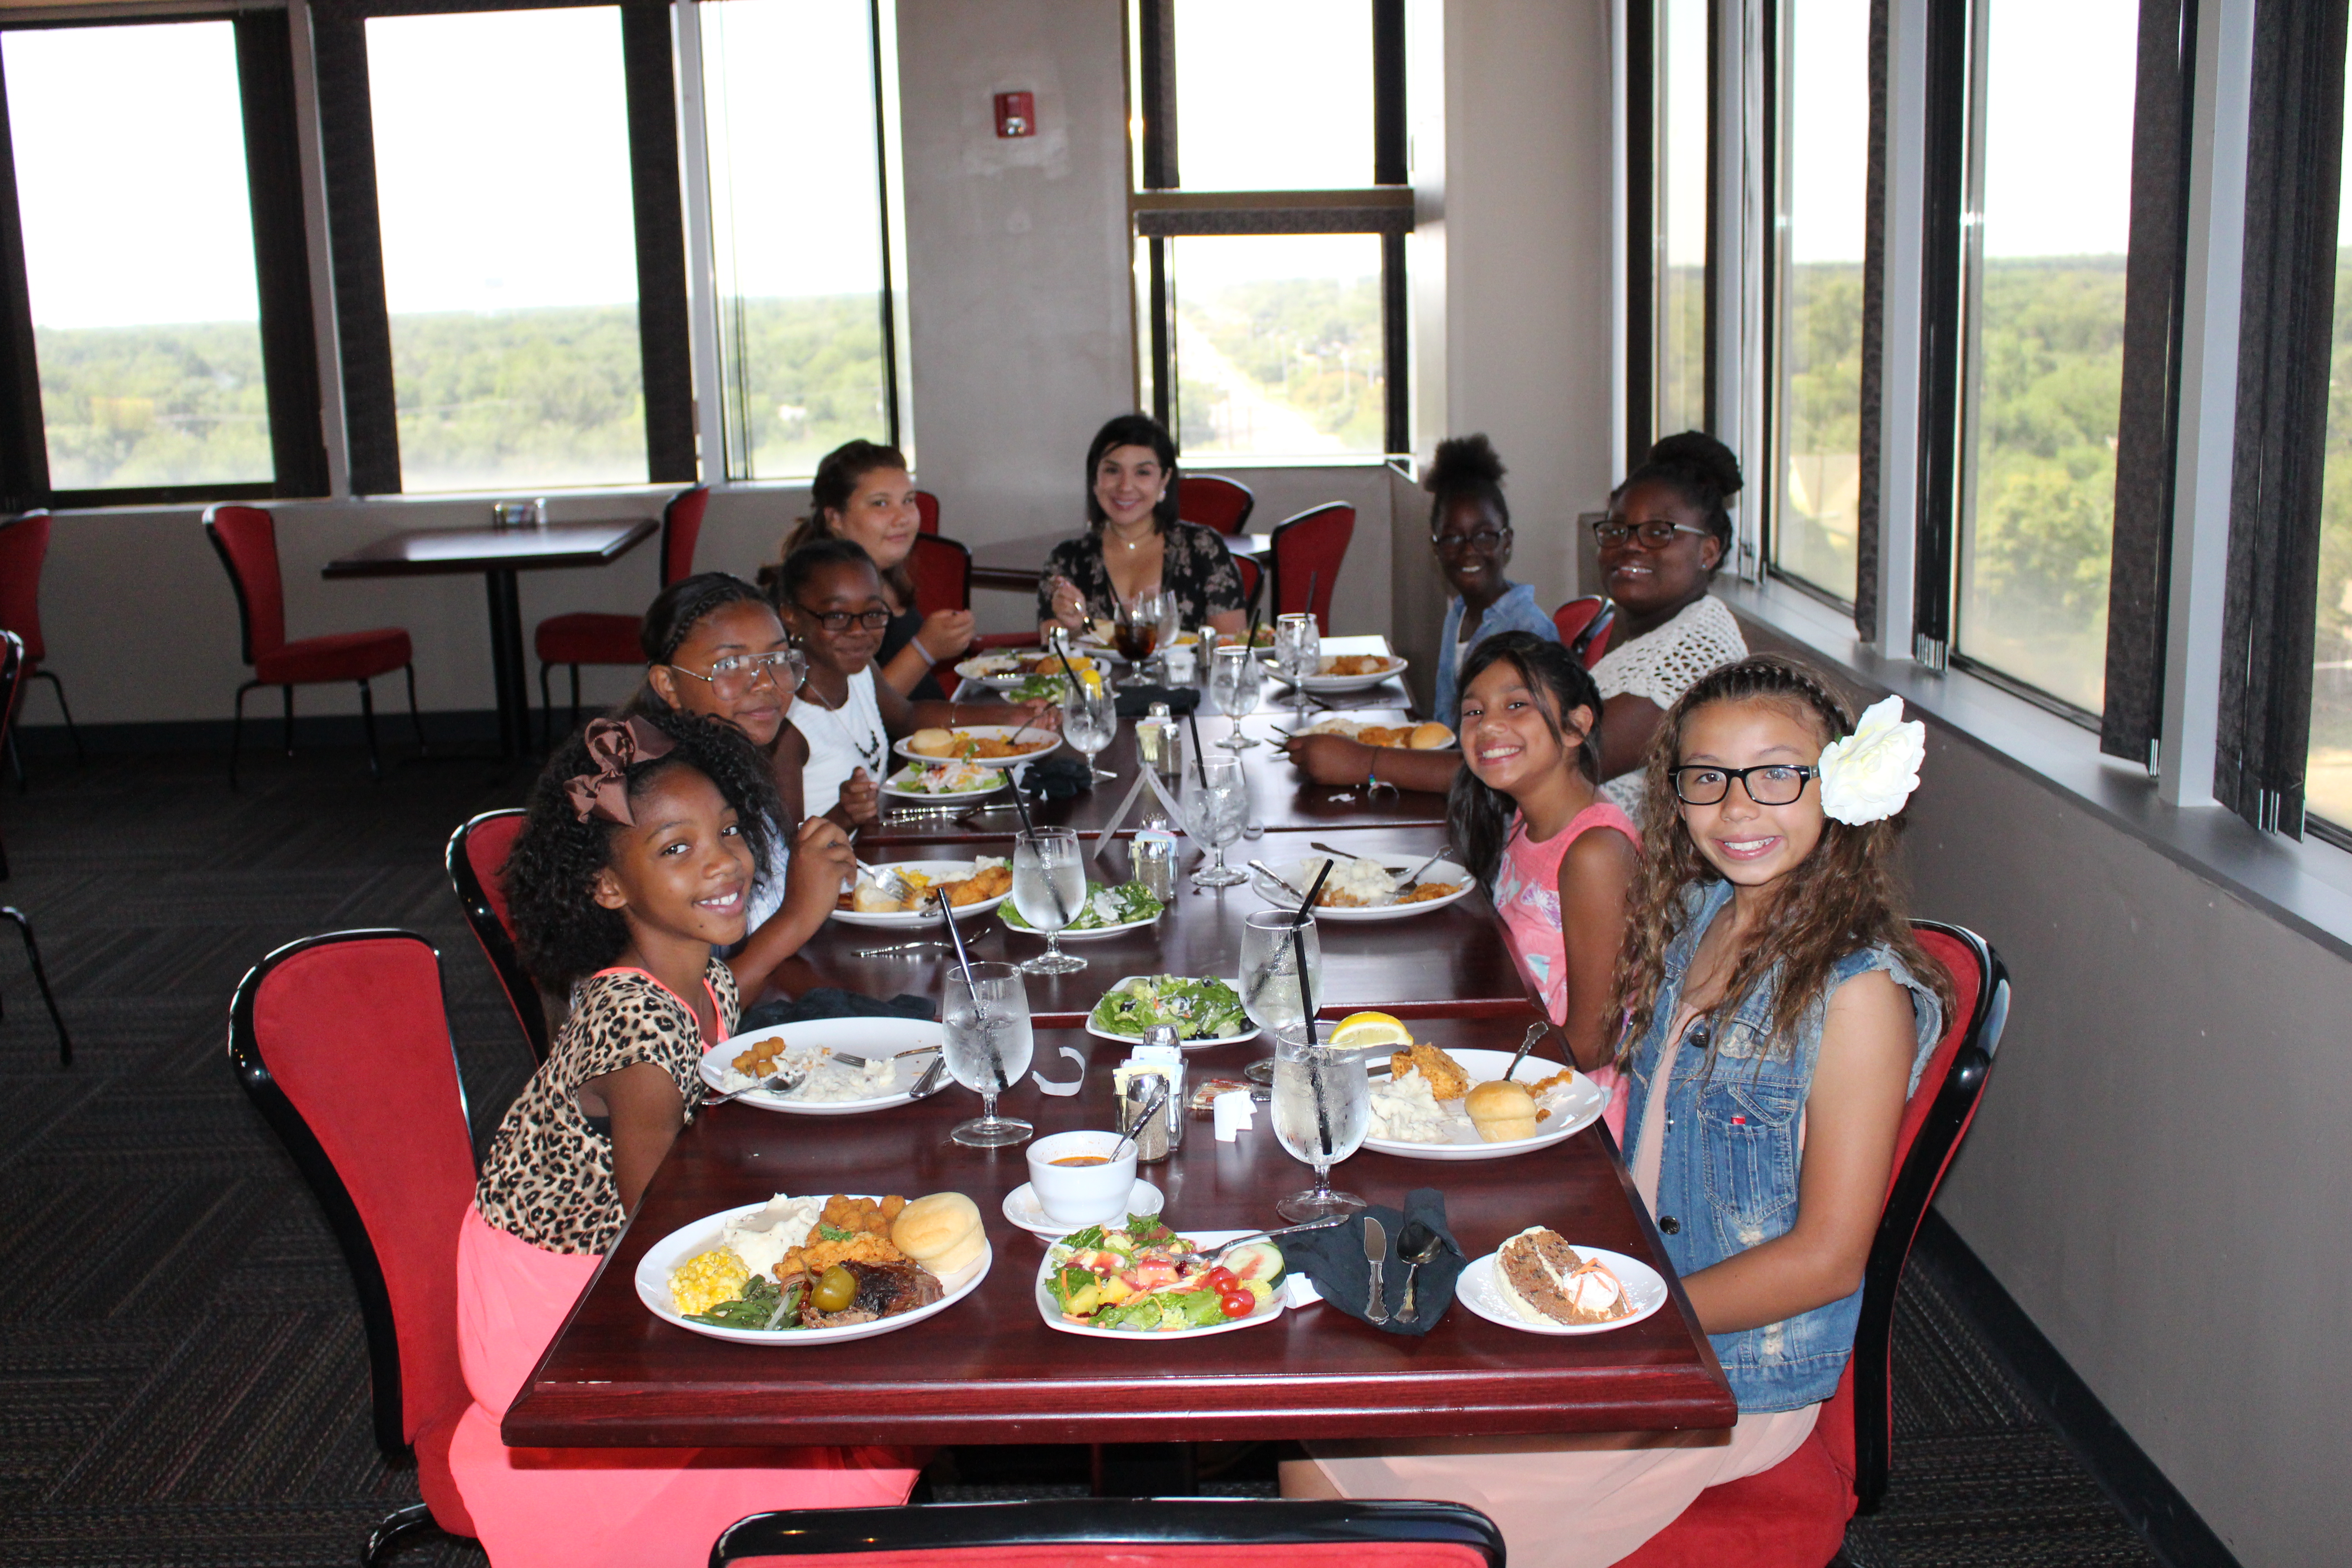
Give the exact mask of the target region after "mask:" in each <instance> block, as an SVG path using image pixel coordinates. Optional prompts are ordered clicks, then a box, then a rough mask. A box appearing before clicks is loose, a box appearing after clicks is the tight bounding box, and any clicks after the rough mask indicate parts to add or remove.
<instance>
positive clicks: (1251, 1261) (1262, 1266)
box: [1221, 1241, 1283, 1285]
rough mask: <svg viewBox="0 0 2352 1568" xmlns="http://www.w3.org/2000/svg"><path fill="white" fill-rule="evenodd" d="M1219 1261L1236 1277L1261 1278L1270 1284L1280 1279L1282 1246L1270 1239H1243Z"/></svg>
mask: <svg viewBox="0 0 2352 1568" xmlns="http://www.w3.org/2000/svg"><path fill="white" fill-rule="evenodd" d="M1221 1261H1222V1262H1223V1265H1224V1266H1225V1267H1226V1268H1230V1269H1232V1270H1233V1274H1234V1279H1263V1280H1264V1281H1265V1283H1267V1284H1268V1285H1272V1284H1276V1283H1277V1282H1279V1281H1280V1279H1282V1268H1283V1262H1282V1248H1280V1247H1276V1246H1275V1245H1274V1243H1272V1242H1270V1241H1245V1242H1244V1243H1243V1244H1242V1245H1241V1246H1239V1247H1234V1249H1233V1250H1232V1251H1231V1252H1228V1253H1226V1254H1225V1256H1224V1258H1223V1259H1222V1260H1221Z"/></svg>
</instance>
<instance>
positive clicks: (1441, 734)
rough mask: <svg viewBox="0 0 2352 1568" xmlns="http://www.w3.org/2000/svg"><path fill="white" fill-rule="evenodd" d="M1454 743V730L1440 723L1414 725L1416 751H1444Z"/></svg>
mask: <svg viewBox="0 0 2352 1568" xmlns="http://www.w3.org/2000/svg"><path fill="white" fill-rule="evenodd" d="M1452 744H1454V731H1451V730H1449V729H1447V728H1446V727H1445V726H1444V725H1443V724H1439V723H1427V724H1415V725H1414V726H1413V727H1412V749H1413V750H1414V751H1416V752H1442V751H1444V749H1445V748H1446V747H1448V746H1450V745H1452Z"/></svg>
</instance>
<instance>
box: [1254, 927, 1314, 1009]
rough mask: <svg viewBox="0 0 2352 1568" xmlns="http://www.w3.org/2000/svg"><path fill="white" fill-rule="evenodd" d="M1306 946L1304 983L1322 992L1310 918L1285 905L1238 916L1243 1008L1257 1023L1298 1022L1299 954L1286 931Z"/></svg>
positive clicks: (1300, 1003)
mask: <svg viewBox="0 0 2352 1568" xmlns="http://www.w3.org/2000/svg"><path fill="white" fill-rule="evenodd" d="M1293 931H1297V935H1298V940H1299V942H1300V943H1301V944H1303V945H1304V946H1305V947H1306V949H1307V985H1308V987H1309V988H1311V989H1312V990H1313V991H1314V992H1315V994H1317V995H1318V996H1319V995H1321V994H1323V943H1322V942H1321V941H1320V940H1319V939H1318V937H1317V935H1316V931H1315V919H1314V917H1313V916H1311V915H1310V916H1308V917H1307V918H1306V919H1305V920H1303V921H1302V920H1300V919H1299V917H1298V916H1297V914H1295V913H1294V912H1292V911H1291V910H1251V911H1250V914H1249V916H1248V918H1247V919H1245V920H1244V921H1242V1010H1243V1011H1244V1012H1245V1013H1247V1014H1248V1015H1249V1016H1250V1022H1251V1023H1253V1024H1255V1025H1256V1026H1258V1027H1259V1028H1261V1029H1280V1028H1281V1027H1283V1026H1285V1025H1286V1024H1303V1023H1305V1022H1306V1021H1307V1009H1306V1006H1305V1005H1304V1003H1303V1001H1302V1000H1301V998H1300V996H1299V994H1298V955H1297V949H1296V948H1295V947H1294V946H1293V945H1292V942H1291V933H1292V932H1293Z"/></svg>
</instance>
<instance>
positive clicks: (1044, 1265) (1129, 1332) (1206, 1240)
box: [1037, 1226, 1283, 1344]
mask: <svg viewBox="0 0 2352 1568" xmlns="http://www.w3.org/2000/svg"><path fill="white" fill-rule="evenodd" d="M1104 1234H1105V1233H1104V1232H1103V1230H1102V1227H1100V1226H1088V1227H1087V1229H1085V1230H1082V1231H1078V1232H1076V1234H1075V1235H1072V1236H1070V1237H1066V1238H1065V1239H1064V1240H1062V1241H1059V1242H1056V1243H1055V1245H1054V1246H1052V1247H1047V1248H1046V1249H1045V1258H1044V1259H1043V1260H1042V1261H1041V1262H1039V1264H1038V1265H1037V1312H1038V1315H1039V1316H1040V1317H1042V1318H1044V1319H1045V1326H1046V1327H1048V1328H1051V1329H1056V1330H1059V1331H1061V1332H1063V1333H1066V1334H1076V1335H1079V1336H1080V1337H1082V1338H1085V1339H1090V1340H1125V1341H1127V1342H1129V1343H1136V1342H1144V1343H1155V1344H1156V1343H1158V1342H1161V1341H1163V1340H1196V1339H1201V1338H1203V1337H1205V1336H1207V1335H1210V1334H1226V1333H1231V1332H1233V1331H1234V1330H1235V1329H1250V1328H1255V1327H1257V1326H1258V1325H1259V1324H1261V1323H1270V1322H1272V1321H1274V1320H1275V1319H1276V1318H1278V1317H1280V1316H1282V1311H1283V1300H1282V1296H1283V1293H1282V1289H1281V1288H1280V1286H1279V1285H1276V1287H1275V1289H1273V1291H1272V1293H1271V1294H1269V1295H1268V1296H1267V1298H1266V1299H1265V1300H1263V1301H1260V1302H1259V1303H1258V1304H1257V1306H1256V1307H1255V1310H1252V1311H1250V1312H1248V1313H1247V1314H1245V1315H1244V1316H1242V1317H1238V1318H1227V1317H1223V1316H1222V1315H1220V1316H1219V1317H1218V1318H1217V1319H1216V1320H1215V1321H1210V1322H1205V1323H1202V1324H1199V1325H1197V1326H1193V1327H1188V1328H1178V1329H1141V1328H1137V1329H1120V1328H1097V1327H1096V1326H1095V1325H1094V1324H1093V1323H1090V1322H1073V1321H1070V1320H1069V1319H1068V1318H1066V1317H1064V1316H1063V1315H1062V1304H1061V1302H1060V1301H1059V1300H1056V1299H1055V1294H1054V1290H1053V1281H1054V1279H1055V1275H1056V1273H1057V1272H1059V1271H1061V1270H1062V1269H1063V1268H1064V1266H1065V1264H1066V1262H1067V1261H1068V1259H1069V1258H1070V1257H1071V1255H1072V1250H1073V1248H1072V1243H1078V1244H1080V1245H1081V1246H1083V1245H1085V1241H1084V1238H1086V1237H1101V1236H1103V1235H1104ZM1256 1234H1257V1232H1255V1231H1254V1230H1193V1231H1186V1232H1184V1233H1183V1235H1182V1236H1181V1237H1172V1236H1171V1237H1166V1238H1165V1239H1167V1240H1169V1241H1171V1242H1174V1241H1177V1240H1185V1241H1190V1242H1192V1243H1193V1244H1195V1249H1196V1250H1201V1251H1206V1250H1209V1249H1211V1248H1213V1247H1216V1246H1217V1245H1218V1244H1219V1243H1221V1242H1227V1241H1232V1240H1234V1239H1236V1238H1237V1237H1244V1236H1255V1235H1256ZM1265 1250H1266V1251H1268V1252H1272V1253H1275V1254H1276V1256H1277V1257H1278V1256H1279V1255H1280V1249H1279V1248H1277V1247H1272V1246H1270V1245H1269V1246H1268V1247H1266V1248H1265ZM1277 1278H1278V1276H1277ZM1269 1282H1270V1283H1271V1281H1269ZM1205 1293H1207V1292H1205V1291H1204V1290H1193V1291H1183V1292H1174V1293H1173V1294H1178V1295H1186V1296H1195V1297H1197V1296H1200V1295H1202V1294H1205ZM1202 1310H1203V1311H1205V1310H1206V1309H1205V1308H1204V1309H1202Z"/></svg>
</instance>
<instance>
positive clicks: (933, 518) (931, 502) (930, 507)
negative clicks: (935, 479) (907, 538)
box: [915, 490, 940, 533]
mask: <svg viewBox="0 0 2352 1568" xmlns="http://www.w3.org/2000/svg"><path fill="white" fill-rule="evenodd" d="M915 512H916V515H918V516H919V517H920V518H921V519H922V520H923V521H922V522H921V524H920V528H921V531H923V532H925V533H937V532H938V531H940V498H939V497H937V496H935V495H933V494H932V493H931V492H930V491H929V490H917V491H916V492H915Z"/></svg>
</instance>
